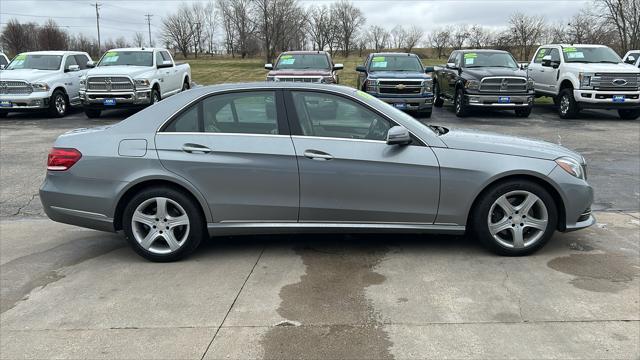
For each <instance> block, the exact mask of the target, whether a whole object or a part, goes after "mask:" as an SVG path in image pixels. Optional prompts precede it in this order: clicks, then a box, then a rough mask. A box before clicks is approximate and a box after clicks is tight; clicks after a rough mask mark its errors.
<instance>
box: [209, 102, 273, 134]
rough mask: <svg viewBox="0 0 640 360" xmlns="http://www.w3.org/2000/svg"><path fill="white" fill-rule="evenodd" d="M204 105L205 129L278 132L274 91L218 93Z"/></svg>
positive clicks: (259, 132)
mask: <svg viewBox="0 0 640 360" xmlns="http://www.w3.org/2000/svg"><path fill="white" fill-rule="evenodd" d="M202 105H203V108H202V110H203V123H204V131H205V132H217V133H237V134H278V119H277V112H276V96H275V92H274V91H253V92H244V93H231V94H223V95H214V96H211V97H208V98H206V99H204V100H203V101H202Z"/></svg>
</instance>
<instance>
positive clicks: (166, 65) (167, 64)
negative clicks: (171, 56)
mask: <svg viewBox="0 0 640 360" xmlns="http://www.w3.org/2000/svg"><path fill="white" fill-rule="evenodd" d="M170 67H173V63H172V62H171V60H164V61H163V62H162V63H160V64H158V65H157V68H158V69H164V68H170Z"/></svg>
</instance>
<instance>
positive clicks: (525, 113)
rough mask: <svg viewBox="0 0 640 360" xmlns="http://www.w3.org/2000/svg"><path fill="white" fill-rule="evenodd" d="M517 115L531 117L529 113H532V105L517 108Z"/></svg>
mask: <svg viewBox="0 0 640 360" xmlns="http://www.w3.org/2000/svg"><path fill="white" fill-rule="evenodd" d="M515 111H516V116H517V117H521V118H526V117H529V115H531V107H530V106H528V107H526V108H520V109H516V110H515Z"/></svg>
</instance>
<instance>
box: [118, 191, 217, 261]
mask: <svg viewBox="0 0 640 360" xmlns="http://www.w3.org/2000/svg"><path fill="white" fill-rule="evenodd" d="M155 197H162V198H167V199H170V200H172V201H174V202H176V203H177V204H179V205H180V206H181V207H182V209H184V212H185V214H186V215H187V217H188V220H189V233H188V234H187V235H186V239H184V242H183V243H182V245H181V246H180V247H179V248H178V249H177V250H175V251H173V252H169V253H166V254H158V253H155V252H153V251H150V250H147V249H145V248H144V247H142V245H141V244H140V243H139V242H138V241H137V240H136V237H135V235H134V229H133V224H132V219H133V214H134V212H135V211H136V208H137V207H138V206H139V205H140V204H142V203H143V202H145V201H147V200H149V199H153V198H155ZM162 221H163V219H159V224H162ZM158 227H159V228H160V229H161V228H162V227H160V226H158ZM147 228H148V230H149V231H150V230H151V228H150V227H148V226H147ZM122 229H123V230H124V234H125V236H126V239H127V241H128V242H129V244H130V245H131V247H133V250H134V251H135V252H136V253H138V255H140V256H142V257H143V258H145V259H147V260H150V261H154V262H169V261H176V260H180V259H182V258H184V257H185V256H187V255H189V254H190V253H192V252H193V251H194V250H195V249H196V248H197V247H198V245H200V242H201V241H202V240H203V239H204V238H205V237H206V236H207V230H206V220H205V217H204V214H203V213H202V210H201V209H200V206H199V205H198V204H197V203H196V201H195V200H193V198H192V197H191V196H189V195H187V194H185V193H183V192H182V191H178V190H176V189H173V188H171V187H166V186H160V187H152V188H149V189H146V190H143V191H141V192H139V193H138V194H136V195H135V196H134V197H133V198H132V199H131V200H129V202H128V204H127V205H126V207H125V209H124V212H123V215H122ZM158 231H160V230H158ZM164 231H166V230H164ZM172 231H173V230H172ZM160 233H161V232H160Z"/></svg>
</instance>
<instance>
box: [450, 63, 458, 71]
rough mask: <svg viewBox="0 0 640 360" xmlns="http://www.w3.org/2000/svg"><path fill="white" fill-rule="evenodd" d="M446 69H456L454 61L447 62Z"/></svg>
mask: <svg viewBox="0 0 640 360" xmlns="http://www.w3.org/2000/svg"><path fill="white" fill-rule="evenodd" d="M447 69H451V70H458V67H457V66H456V64H455V63H447Z"/></svg>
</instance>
